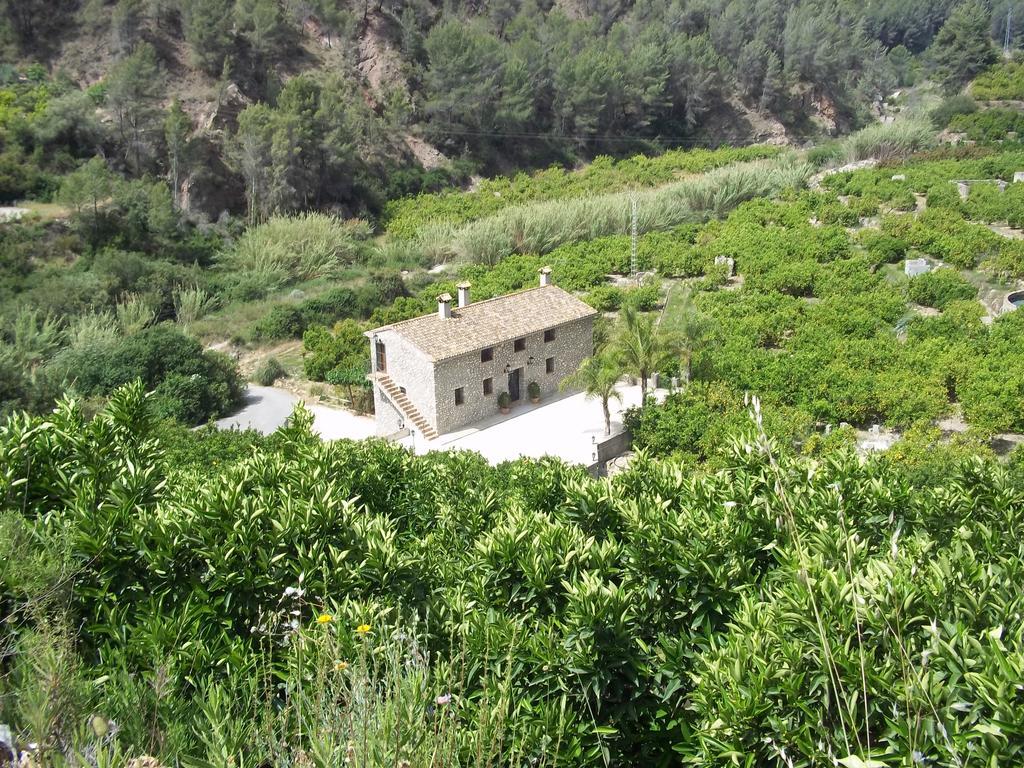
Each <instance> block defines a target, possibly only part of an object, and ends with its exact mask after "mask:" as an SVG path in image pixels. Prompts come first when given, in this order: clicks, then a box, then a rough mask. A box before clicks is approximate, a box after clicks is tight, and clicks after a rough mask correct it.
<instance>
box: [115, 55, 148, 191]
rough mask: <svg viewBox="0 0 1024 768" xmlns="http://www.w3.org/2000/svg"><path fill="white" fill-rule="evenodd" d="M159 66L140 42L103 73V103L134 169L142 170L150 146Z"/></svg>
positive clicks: (138, 171)
mask: <svg viewBox="0 0 1024 768" xmlns="http://www.w3.org/2000/svg"><path fill="white" fill-rule="evenodd" d="M160 85H161V77H160V68H159V65H158V64H157V60H156V51H155V50H154V49H153V46H151V45H150V44H149V43H143V44H142V45H140V46H138V47H137V48H136V49H135V52H134V53H132V55H131V56H128V57H127V58H125V59H122V60H121V61H119V62H118V63H117V64H116V65H115V66H114V67H113V68H112V69H111V70H110V74H109V75H108V76H107V104H108V105H109V106H110V108H111V109H112V110H113V111H114V114H115V116H116V118H117V127H118V133H119V134H120V139H121V144H122V147H123V149H124V153H125V159H126V160H127V161H128V163H129V165H130V166H131V168H132V170H133V171H134V172H135V173H137V174H138V173H142V171H143V170H144V167H143V166H144V164H145V162H146V161H147V160H148V159H149V154H150V152H151V151H152V149H153V141H152V139H153V137H152V130H153V128H154V127H155V125H156V117H157V114H158V112H157V110H156V108H155V104H156V100H157V98H158V96H159V93H160Z"/></svg>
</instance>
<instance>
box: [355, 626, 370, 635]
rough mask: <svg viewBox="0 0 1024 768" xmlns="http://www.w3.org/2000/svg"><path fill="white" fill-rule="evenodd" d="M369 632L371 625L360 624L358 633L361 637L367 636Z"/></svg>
mask: <svg viewBox="0 0 1024 768" xmlns="http://www.w3.org/2000/svg"><path fill="white" fill-rule="evenodd" d="M369 631H370V625H369V624H360V625H359V626H358V627H356V632H358V633H359V634H360V635H365V634H366V633H367V632H369Z"/></svg>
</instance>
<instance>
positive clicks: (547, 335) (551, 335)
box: [544, 328, 555, 344]
mask: <svg viewBox="0 0 1024 768" xmlns="http://www.w3.org/2000/svg"><path fill="white" fill-rule="evenodd" d="M554 340H555V329H554V328H548V329H547V330H546V331H544V343H545V344H546V343H547V342H549V341H554Z"/></svg>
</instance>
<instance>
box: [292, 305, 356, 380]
mask: <svg viewBox="0 0 1024 768" xmlns="http://www.w3.org/2000/svg"><path fill="white" fill-rule="evenodd" d="M364 330H365V329H364V328H363V326H362V325H360V324H359V323H357V322H356V321H355V320H343V321H342V322H340V323H338V324H337V325H335V326H334V331H333V332H332V331H329V330H328V329H326V328H324V327H322V326H314V327H313V328H310V329H309V330H307V331H306V332H305V333H304V334H303V335H302V349H303V352H304V359H303V363H302V365H303V369H304V370H305V373H306V376H307V377H309V378H310V379H312V380H313V381H330V380H331V379H330V374H331V372H332V371H352V370H357V371H360V372H362V374H363V376H364V377H365V375H366V373H367V372H368V370H369V365H370V342H369V340H368V339H367V338H366V337H365V336H364V335H363V331H364ZM333 383H342V382H340V381H339V382H333Z"/></svg>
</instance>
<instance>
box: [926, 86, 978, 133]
mask: <svg viewBox="0 0 1024 768" xmlns="http://www.w3.org/2000/svg"><path fill="white" fill-rule="evenodd" d="M977 111H978V103H977V102H976V101H975V100H974V99H972V98H971V97H970V96H967V95H966V94H957V95H956V96H949V97H947V98H945V99H943V101H942V103H941V104H939V106H937V107H936V108H935V109H933V110H932V111H931V112H929V113H928V117H929V118H930V119H931V121H932V125H934V126H935V127H936V128H938V129H939V130H942V129H943V128H945V127H946V126H947V125H949V124H950V122H951V121H952V120H953V119H954V118H956V117H959V116H961V115H970V114H972V113H974V112H977Z"/></svg>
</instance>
